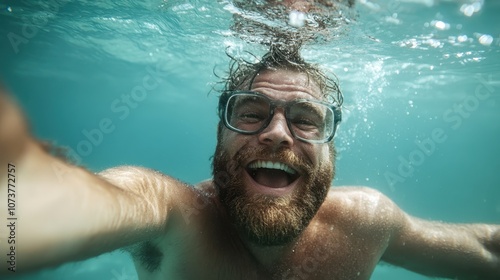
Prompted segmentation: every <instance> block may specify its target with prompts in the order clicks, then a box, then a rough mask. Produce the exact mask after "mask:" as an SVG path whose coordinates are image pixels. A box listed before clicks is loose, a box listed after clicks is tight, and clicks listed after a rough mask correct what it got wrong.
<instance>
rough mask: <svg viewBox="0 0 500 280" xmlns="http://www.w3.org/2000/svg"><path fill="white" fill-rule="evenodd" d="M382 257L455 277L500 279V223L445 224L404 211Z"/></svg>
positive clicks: (413, 268) (416, 270) (428, 272)
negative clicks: (399, 225)
mask: <svg viewBox="0 0 500 280" xmlns="http://www.w3.org/2000/svg"><path fill="white" fill-rule="evenodd" d="M382 259H383V260H385V261H387V262H389V263H392V264H395V265H398V266H402V267H405V268H407V269H410V270H413V271H415V272H417V273H421V274H425V275H429V276H438V277H447V278H452V279H480V280H498V279H500V226H498V225H486V224H463V225H462V224H445V223H439V222H431V221H425V220H421V219H417V218H414V217H410V216H408V215H404V218H402V221H401V227H400V229H399V230H397V231H396V232H395V234H394V236H393V239H392V242H391V243H390V244H389V247H388V248H387V250H386V252H385V254H384V255H383V257H382Z"/></svg>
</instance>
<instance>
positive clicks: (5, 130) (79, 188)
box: [0, 88, 184, 273]
mask: <svg viewBox="0 0 500 280" xmlns="http://www.w3.org/2000/svg"><path fill="white" fill-rule="evenodd" d="M0 164H1V166H0V201H1V203H0V205H1V207H2V209H1V210H0V213H1V214H0V216H1V217H0V219H1V220H2V221H9V222H11V223H12V224H11V228H6V227H5V226H2V229H1V230H0V231H1V237H0V238H1V239H2V240H0V252H1V253H2V255H3V256H4V257H5V255H6V254H15V258H11V259H14V260H15V261H14V262H12V263H10V264H9V263H6V262H5V261H2V264H0V273H6V272H8V270H7V268H8V267H10V266H11V265H13V266H12V269H15V270H16V271H28V270H32V269H36V268H41V267H47V266H53V265H57V264H60V263H63V262H66V261H73V260H79V259H84V258H88V257H91V256H95V255H98V254H100V253H103V252H106V251H110V250H113V249H117V248H120V247H123V246H127V245H130V244H133V243H137V242H139V241H142V240H147V239H150V238H153V237H155V236H158V235H159V234H161V233H162V230H163V229H164V228H165V225H166V223H167V221H168V214H169V213H168V212H169V211H168V209H169V207H170V206H171V204H172V200H171V197H172V196H171V194H170V193H171V192H172V189H176V188H179V187H184V185H183V184H182V183H180V182H178V181H176V180H174V179H172V178H169V177H166V176H163V175H161V174H159V173H156V172H154V171H150V170H146V169H142V168H134V167H120V168H115V169H111V170H107V171H105V172H103V173H102V174H100V175H95V174H92V173H90V172H88V171H86V170H84V169H83V168H79V167H76V166H72V165H71V164H68V163H66V162H64V161H62V160H60V159H58V158H55V157H53V156H51V155H49V154H48V153H47V152H45V151H44V149H42V147H41V145H39V144H38V142H37V141H36V140H35V139H33V138H32V137H30V136H29V133H28V130H27V129H26V123H25V122H24V120H23V117H22V114H21V113H20V111H19V109H18V108H17V106H15V104H14V103H13V102H12V101H10V100H9V99H8V96H7V95H6V94H5V93H4V92H2V90H1V88H0ZM7 167H9V168H7ZM7 182H9V184H8V183H7ZM8 199H11V200H10V202H12V204H10V205H9V206H8V205H7V202H8V201H9V200H8ZM11 206H12V207H11ZM8 207H10V208H11V209H12V215H11V214H10V213H9V214H8V212H7V208H8ZM7 215H9V216H7ZM7 218H15V219H11V220H7ZM9 233H10V234H9ZM12 252H14V253H12ZM5 266H7V267H5Z"/></svg>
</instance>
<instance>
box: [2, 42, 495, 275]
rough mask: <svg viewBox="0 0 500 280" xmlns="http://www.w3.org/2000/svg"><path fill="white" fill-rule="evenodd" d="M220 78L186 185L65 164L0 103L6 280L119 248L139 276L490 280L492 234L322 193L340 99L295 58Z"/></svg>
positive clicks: (353, 194)
mask: <svg viewBox="0 0 500 280" xmlns="http://www.w3.org/2000/svg"><path fill="white" fill-rule="evenodd" d="M230 69H231V73H230V75H229V78H228V79H227V83H226V86H225V88H224V90H223V92H222V94H221V97H220V102H219V108H218V109H219V115H220V118H221V121H220V124H219V127H218V133H217V137H218V142H217V148H216V152H215V155H214V160H213V178H212V179H211V180H208V181H205V182H202V183H200V184H199V185H197V186H195V187H190V186H187V185H185V184H183V183H181V182H179V181H177V180H175V179H173V178H170V177H168V176H165V175H163V174H160V173H158V172H155V171H152V170H148V169H145V168H140V167H132V166H122V167H116V168H112V169H109V170H106V171H104V172H102V173H100V174H99V175H98V176H96V175H93V174H90V173H89V172H87V171H85V170H83V169H81V168H78V167H74V166H71V165H70V164H67V163H65V162H63V161H61V160H59V159H57V158H55V157H53V156H51V155H49V154H48V153H47V152H45V151H44V150H43V149H42V148H41V147H40V145H39V144H37V142H36V141H35V140H33V139H32V138H30V137H29V136H28V133H27V132H26V131H27V129H26V125H25V124H24V122H23V121H22V117H21V115H20V113H19V111H18V110H17V109H16V107H15V106H14V105H12V103H10V102H7V97H6V96H5V95H4V96H2V97H1V98H2V100H1V101H2V102H1V103H0V104H1V105H0V106H1V108H0V114H1V116H0V152H1V157H0V161H1V164H2V166H6V165H8V164H9V167H11V169H12V168H14V169H15V172H12V170H6V169H5V168H3V169H2V170H1V171H0V172H2V173H0V174H1V180H2V181H1V182H3V183H2V185H1V188H2V189H1V191H2V195H5V193H6V189H7V186H6V185H5V183H4V182H6V181H7V179H8V178H11V177H12V176H13V175H12V174H14V173H15V178H17V181H16V186H15V188H16V195H18V197H19V200H20V201H19V204H17V205H16V207H17V208H16V211H17V213H16V215H17V217H19V223H21V221H22V222H23V224H22V227H21V226H19V228H18V229H17V232H16V236H15V239H16V245H15V250H16V251H15V252H16V256H18V257H17V259H16V269H17V271H28V270H32V269H37V268H41V267H47V266H53V265H57V264H60V263H63V262H66V261H72V260H78V259H84V258H88V257H91V256H95V255H98V254H100V253H103V252H107V251H110V250H114V249H117V248H122V247H125V248H126V249H127V250H128V251H129V252H131V254H132V256H133V258H134V262H135V264H136V269H137V272H138V275H139V278H140V279H345V280H352V279H369V278H370V275H371V274H372V272H373V269H374V268H375V266H376V265H377V263H378V262H379V261H385V262H388V263H391V264H394V265H398V266H402V267H404V268H407V269H410V270H413V271H415V272H418V273H422V274H425V275H431V276H437V277H448V278H453V279H481V280H488V279H491V280H493V279H500V226H498V225H486V224H462V225H459V224H444V223H438V222H431V221H424V220H420V219H418V218H415V217H411V216H409V215H408V214H406V213H404V212H403V211H402V210H401V209H399V208H398V207H397V206H396V205H395V204H394V203H393V202H392V201H391V200H390V199H389V198H387V197H385V196H384V195H383V194H381V193H379V192H378V191H376V190H373V189H369V188H364V187H335V188H331V187H330V183H331V181H332V179H333V176H334V170H335V168H334V167H335V149H334V145H333V142H332V138H333V136H334V133H335V130H336V128H337V125H338V123H339V121H340V119H341V113H340V106H341V105H342V95H341V94H340V91H339V89H338V87H337V85H336V83H335V82H334V81H333V80H330V79H328V78H326V77H325V76H324V75H323V74H322V72H321V71H319V70H318V69H317V68H315V67H314V66H312V65H309V64H307V63H305V62H304V61H303V60H302V59H301V58H300V56H299V54H298V52H289V53H283V52H280V51H279V50H277V49H272V50H271V52H270V53H268V54H266V55H265V56H264V57H263V58H262V59H261V61H259V62H258V63H256V64H248V63H241V64H238V63H235V64H233V65H232V67H231V68H230ZM10 175H12V176H10ZM9 188H12V187H11V186H9ZM2 199H3V198H2ZM3 201H5V200H3ZM2 215H5V214H4V211H2ZM2 220H3V221H5V220H6V217H2ZM3 236H5V235H2V238H4V237H3ZM1 246H2V252H6V251H7V252H8V250H10V248H9V247H8V246H7V244H6V242H4V240H2V242H1ZM2 255H4V254H3V253H2ZM2 263H3V265H5V262H2ZM7 265H9V264H7ZM1 272H2V273H7V272H8V270H7V269H6V268H2V270H1Z"/></svg>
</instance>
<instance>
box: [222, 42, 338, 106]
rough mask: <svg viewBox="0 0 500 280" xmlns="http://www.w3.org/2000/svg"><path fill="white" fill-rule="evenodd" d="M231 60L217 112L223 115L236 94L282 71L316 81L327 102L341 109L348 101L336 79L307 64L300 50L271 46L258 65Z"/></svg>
mask: <svg viewBox="0 0 500 280" xmlns="http://www.w3.org/2000/svg"><path fill="white" fill-rule="evenodd" d="M228 56H229V57H230V58H231V62H230V66H229V73H228V75H227V77H225V78H222V81H221V82H220V83H222V84H223V85H224V86H223V88H222V90H221V91H220V93H221V95H220V97H219V105H218V108H217V111H218V113H219V114H220V112H222V110H223V109H224V108H223V106H224V105H225V103H226V101H227V99H228V98H229V96H230V95H231V92H232V91H234V90H242V89H251V87H252V84H253V81H254V79H255V77H256V76H257V75H258V74H259V73H261V72H263V71H265V70H280V69H281V70H292V71H296V72H301V73H305V74H306V75H307V78H308V80H309V81H310V80H312V81H314V82H315V83H316V84H317V85H318V86H319V88H320V91H321V97H322V99H323V101H327V102H329V103H335V104H336V105H337V106H341V105H342V103H343V100H344V98H343V95H342V92H341V91H340V88H339V85H338V81H337V79H336V77H335V78H330V77H328V76H327V75H326V74H325V72H324V71H322V70H321V69H320V68H319V67H318V66H317V65H314V64H310V63H308V62H306V61H305V60H304V59H303V58H302V57H301V56H300V47H291V48H290V49H288V50H284V49H282V48H279V47H273V46H271V49H270V51H269V52H268V53H266V54H265V55H264V56H263V57H262V58H261V59H259V60H258V61H257V62H255V63H252V62H248V61H246V60H242V59H237V58H234V57H233V56H231V55H229V54H228Z"/></svg>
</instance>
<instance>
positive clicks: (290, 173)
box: [247, 160, 300, 188]
mask: <svg viewBox="0 0 500 280" xmlns="http://www.w3.org/2000/svg"><path fill="white" fill-rule="evenodd" d="M247 172H248V174H250V176H251V177H252V179H253V180H254V181H255V182H257V183H258V184H260V185H263V186H265V187H269V188H284V187H287V186H289V185H290V184H292V183H293V182H295V180H297V179H298V178H299V177H300V175H299V173H298V172H297V171H296V170H295V169H293V168H292V167H290V166H288V165H286V164H284V163H281V162H273V161H263V160H257V161H253V162H251V163H250V164H249V165H248V167H247Z"/></svg>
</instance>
